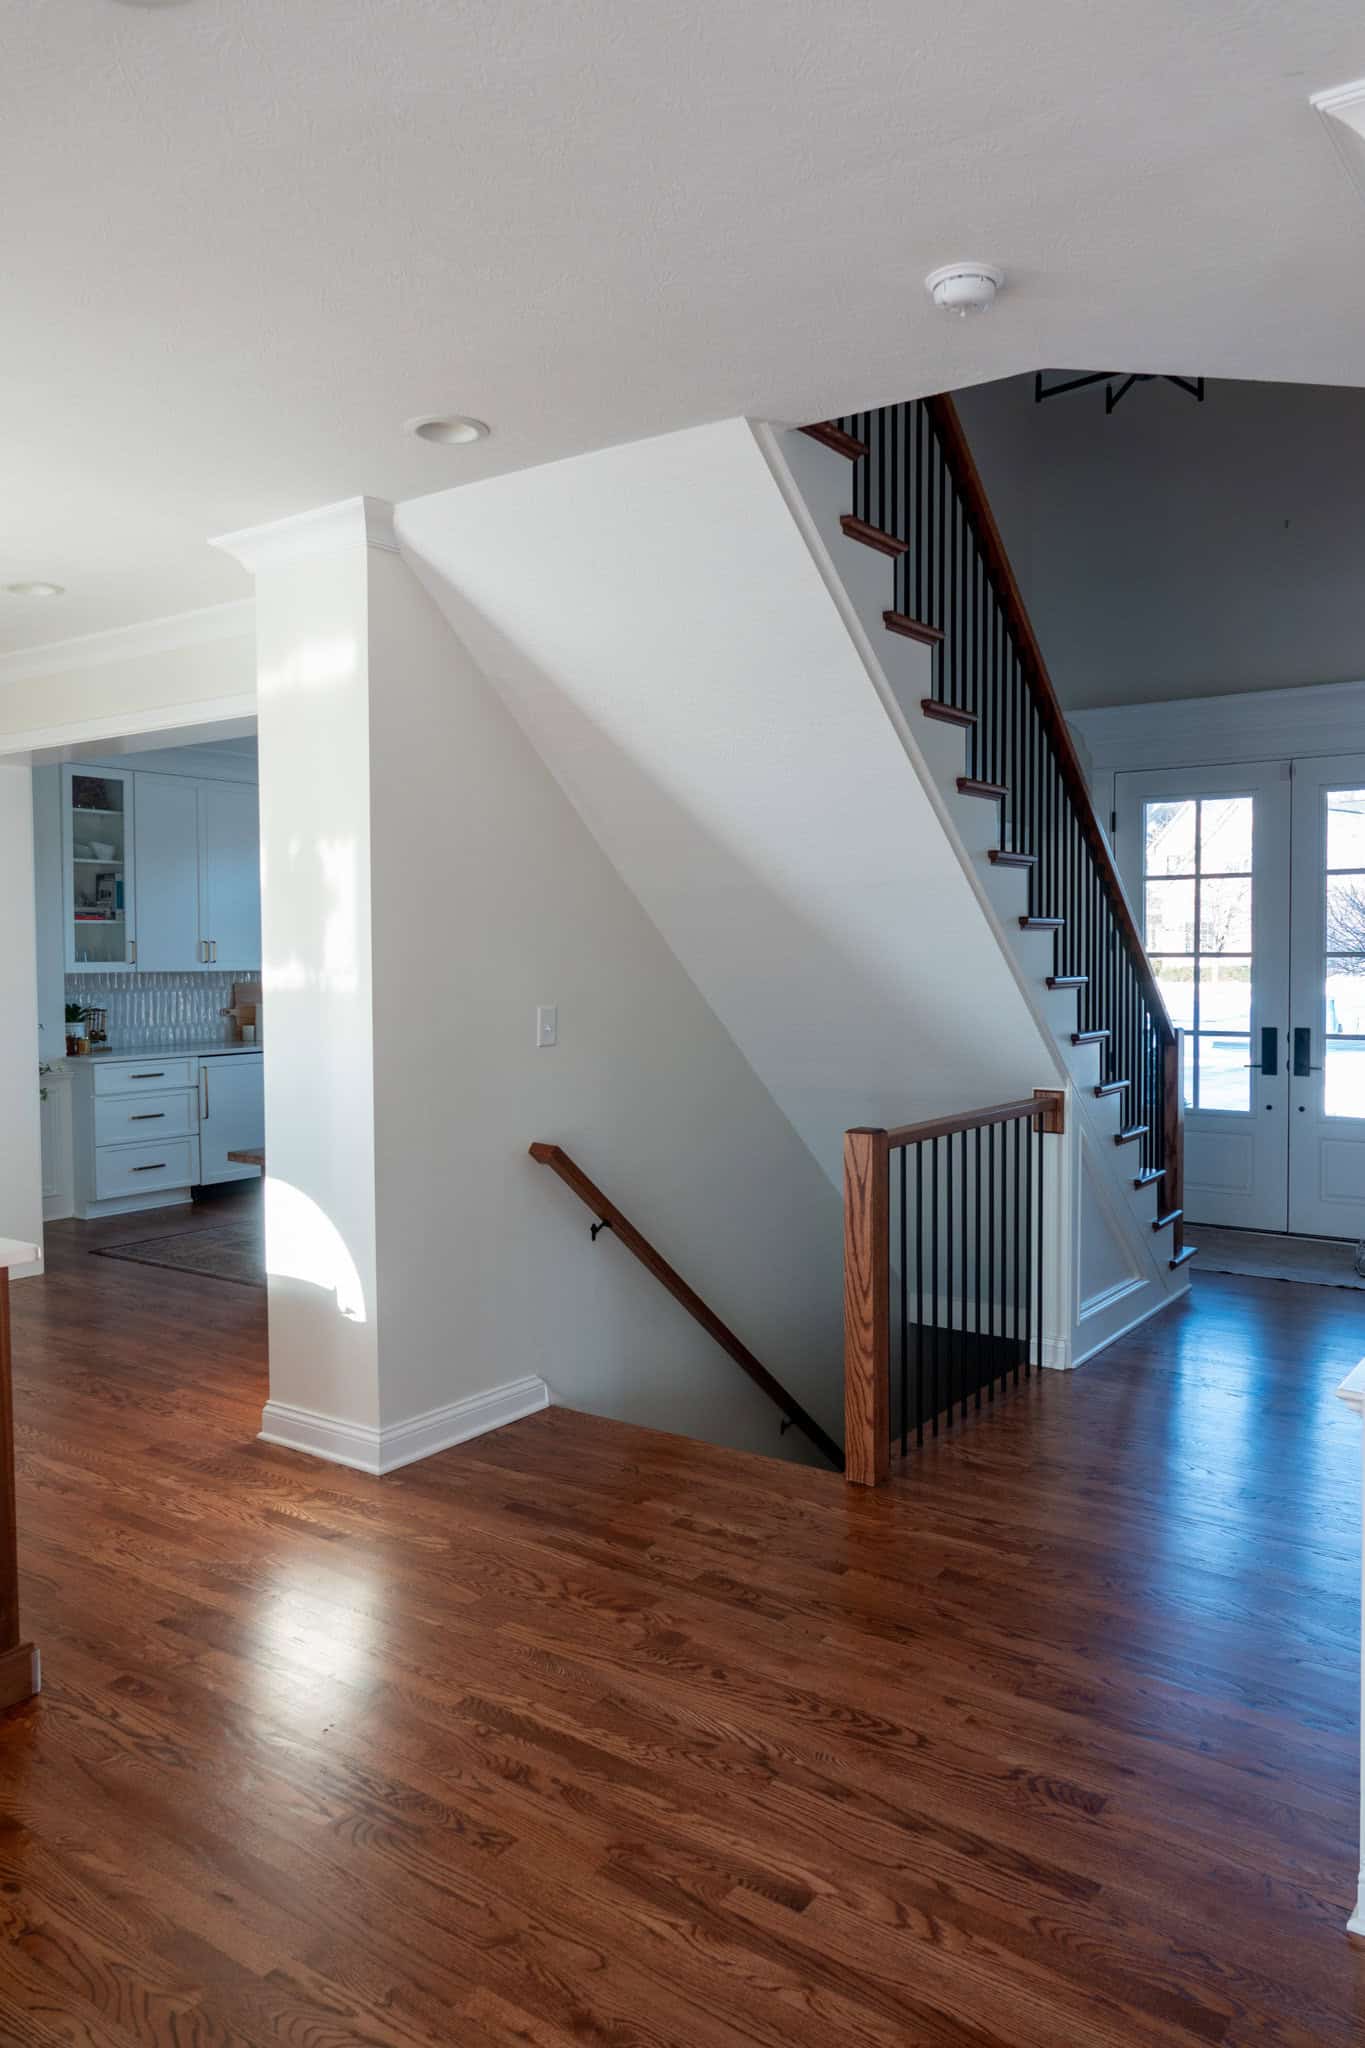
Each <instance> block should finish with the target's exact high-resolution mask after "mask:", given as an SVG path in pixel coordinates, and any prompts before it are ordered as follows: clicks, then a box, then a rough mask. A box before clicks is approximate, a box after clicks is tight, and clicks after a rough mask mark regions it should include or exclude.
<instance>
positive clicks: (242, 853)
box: [199, 782, 261, 967]
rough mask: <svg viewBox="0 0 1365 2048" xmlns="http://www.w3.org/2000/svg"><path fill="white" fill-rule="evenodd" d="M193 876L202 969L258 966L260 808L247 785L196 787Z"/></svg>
mask: <svg viewBox="0 0 1365 2048" xmlns="http://www.w3.org/2000/svg"><path fill="white" fill-rule="evenodd" d="M199 874H200V895H201V908H202V918H203V934H202V935H203V938H204V940H205V942H206V944H207V947H208V955H209V959H208V964H209V965H210V966H215V967H257V966H259V965H260V959H261V825H260V802H259V797H258V795H257V792H256V790H255V788H254V787H253V786H252V785H251V784H250V783H247V782H201V783H200V784H199Z"/></svg>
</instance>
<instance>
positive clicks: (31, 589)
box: [5, 583, 66, 597]
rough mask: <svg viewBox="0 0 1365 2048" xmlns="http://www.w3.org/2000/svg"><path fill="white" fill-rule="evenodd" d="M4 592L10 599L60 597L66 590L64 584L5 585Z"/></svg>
mask: <svg viewBox="0 0 1365 2048" xmlns="http://www.w3.org/2000/svg"><path fill="white" fill-rule="evenodd" d="M5 588H6V590H7V591H8V592H9V594H10V596H11V597H61V596H62V595H63V593H64V591H65V589H66V585H65V584H64V583H7V584H6V585H5Z"/></svg>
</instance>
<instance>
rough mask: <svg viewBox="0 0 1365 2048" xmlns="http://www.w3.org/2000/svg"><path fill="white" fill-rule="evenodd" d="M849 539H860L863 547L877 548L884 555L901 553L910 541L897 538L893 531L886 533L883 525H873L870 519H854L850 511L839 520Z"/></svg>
mask: <svg viewBox="0 0 1365 2048" xmlns="http://www.w3.org/2000/svg"><path fill="white" fill-rule="evenodd" d="M839 524H840V526H842V528H843V529H844V532H845V533H846V534H847V535H848V538H849V539H850V540H860V541H861V542H862V543H863V545H864V547H869V548H877V549H878V550H879V551H880V552H881V553H882V554H884V555H903V554H904V553H905V552H906V549H907V548H908V547H909V545H910V543H909V541H908V540H897V538H896V536H895V534H894V533H888V532H887V531H886V528H885V527H884V526H873V525H872V523H871V521H870V520H867V519H856V518H855V517H854V515H853V514H852V513H851V512H845V513H844V515H843V517H842V519H841V520H840V521H839Z"/></svg>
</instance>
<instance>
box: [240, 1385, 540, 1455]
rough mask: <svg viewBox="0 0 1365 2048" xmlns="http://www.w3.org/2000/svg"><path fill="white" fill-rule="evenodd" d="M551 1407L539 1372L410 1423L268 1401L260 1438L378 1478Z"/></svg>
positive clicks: (430, 1411)
mask: <svg viewBox="0 0 1365 2048" xmlns="http://www.w3.org/2000/svg"><path fill="white" fill-rule="evenodd" d="M549 1405H550V1390H549V1388H548V1387H547V1386H546V1384H545V1382H544V1380H543V1379H541V1378H540V1377H539V1376H538V1375H537V1374H535V1373H527V1374H526V1375H525V1376H524V1378H522V1379H518V1380H507V1381H505V1382H504V1383H503V1385H502V1386H500V1387H488V1388H486V1389H485V1391H484V1392H483V1393H481V1394H466V1395H465V1397H464V1399H463V1400H460V1401H449V1402H447V1403H446V1405H445V1407H443V1408H428V1409H427V1411H426V1412H425V1414H422V1415H410V1416H408V1418H407V1419H406V1421H403V1422H391V1423H388V1424H387V1425H386V1426H384V1427H382V1428H376V1427H374V1426H373V1425H372V1424H369V1423H363V1422H345V1421H343V1420H342V1419H341V1417H340V1416H336V1415H322V1414H319V1413H318V1411H317V1410H316V1409H314V1408H292V1407H290V1405H289V1403H288V1402H287V1401H267V1402H266V1404H265V1408H264V1410H263V1411H262V1414H261V1429H260V1439H261V1442H262V1443H267V1444H279V1445H280V1446H282V1448H284V1449H285V1450H290V1451H307V1452H308V1453H309V1454H310V1455H311V1456H312V1457H314V1458H325V1459H326V1460H327V1461H328V1463H329V1464H332V1465H350V1466H351V1467H352V1468H353V1469H354V1470H355V1471H357V1472H369V1473H372V1474H373V1475H374V1476H375V1477H376V1478H379V1477H382V1475H383V1474H384V1473H385V1472H396V1471H397V1470H398V1469H399V1467H400V1466H402V1465H415V1464H416V1463H417V1461H418V1459H420V1458H430V1457H434V1456H435V1454H436V1452H437V1451H448V1450H449V1449H450V1448H451V1447H452V1445H454V1444H462V1443H467V1442H468V1441H469V1439H470V1438H471V1437H475V1436H485V1435H487V1433H488V1431H489V1430H491V1429H501V1428H502V1427H503V1426H504V1424H506V1423H509V1422H520V1421H521V1420H522V1418H523V1417H524V1416H527V1415H534V1414H536V1413H537V1412H538V1411H539V1410H540V1409H542V1408H548V1407H549Z"/></svg>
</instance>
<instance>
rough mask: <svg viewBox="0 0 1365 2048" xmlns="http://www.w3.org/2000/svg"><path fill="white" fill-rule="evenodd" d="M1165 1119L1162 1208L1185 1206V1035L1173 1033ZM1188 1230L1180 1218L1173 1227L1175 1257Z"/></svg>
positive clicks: (1164, 1071) (1166, 1058)
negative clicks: (1185, 1229)
mask: <svg viewBox="0 0 1365 2048" xmlns="http://www.w3.org/2000/svg"><path fill="white" fill-rule="evenodd" d="M1161 1121H1162V1133H1163V1137H1164V1142H1165V1159H1166V1164H1165V1168H1164V1170H1163V1174H1162V1180H1161V1211H1162V1214H1163V1215H1168V1214H1169V1213H1170V1211H1171V1210H1172V1209H1183V1208H1184V1206H1185V1034H1184V1032H1183V1031H1176V1032H1173V1033H1172V1035H1171V1037H1170V1038H1169V1039H1168V1041H1167V1042H1166V1044H1165V1045H1163V1046H1162V1048H1161ZM1184 1244H1185V1231H1184V1226H1183V1222H1182V1219H1181V1218H1180V1217H1177V1218H1176V1220H1175V1224H1174V1226H1173V1228H1172V1230H1171V1257H1172V1258H1176V1257H1178V1255H1179V1254H1180V1252H1181V1251H1182V1250H1183V1249H1184Z"/></svg>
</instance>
